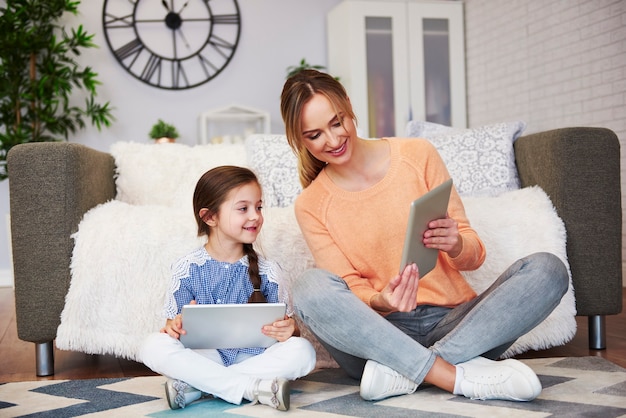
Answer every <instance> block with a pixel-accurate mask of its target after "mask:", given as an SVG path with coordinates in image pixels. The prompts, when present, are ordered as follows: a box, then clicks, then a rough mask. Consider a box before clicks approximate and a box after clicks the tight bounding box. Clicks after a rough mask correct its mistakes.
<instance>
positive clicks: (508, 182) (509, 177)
mask: <svg viewBox="0 0 626 418" xmlns="http://www.w3.org/2000/svg"><path fill="white" fill-rule="evenodd" d="M525 127H526V124H525V123H524V122H521V121H517V122H502V123H495V124H491V125H485V126H481V127H477V128H473V129H455V128H450V127H448V126H444V125H439V124H436V123H431V122H424V121H411V122H409V123H408V125H407V136H409V137H421V138H426V139H428V140H429V141H430V142H431V143H432V144H433V145H434V146H435V147H436V148H437V150H438V151H439V153H440V154H441V157H442V158H443V161H444V162H445V163H446V166H447V167H448V171H449V172H450V176H451V177H452V178H453V179H454V185H455V187H456V189H457V191H458V192H459V194H460V195H461V196H497V195H499V194H500V193H503V192H506V191H510V190H517V189H519V188H520V181H519V176H518V173H517V167H516V165H515V153H514V150H513V143H514V142H515V140H516V139H517V138H518V137H519V136H520V135H521V134H522V132H523V131H524V129H525Z"/></svg>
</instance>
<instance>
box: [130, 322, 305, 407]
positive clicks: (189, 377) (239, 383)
mask: <svg viewBox="0 0 626 418" xmlns="http://www.w3.org/2000/svg"><path fill="white" fill-rule="evenodd" d="M139 356H140V359H141V361H142V362H143V363H144V364H145V365H146V366H148V367H149V368H150V369H152V370H153V371H155V372H157V373H159V374H162V375H165V376H167V377H169V378H171V379H178V380H182V381H183V382H185V383H188V384H189V385H191V386H193V387H195V388H196V389H199V390H201V391H202V392H206V393H210V394H211V395H213V396H216V397H219V398H221V399H223V400H225V401H227V402H230V403H233V404H240V403H241V401H242V399H243V395H244V392H245V390H246V388H247V387H248V386H249V385H250V384H251V383H252V382H254V381H255V380H257V379H274V378H275V377H282V378H285V379H289V380H295V379H297V378H299V377H302V376H305V375H307V374H308V373H309V372H310V371H311V370H313V368H314V367H315V349H314V348H313V346H312V345H311V343H310V342H309V341H308V340H307V339H305V338H301V337H291V338H289V339H288V340H287V341H285V342H282V343H276V344H274V345H272V346H270V347H268V348H267V349H266V350H265V351H264V352H263V353H261V354H259V355H246V354H240V355H238V356H237V359H236V360H235V361H236V363H235V364H232V365H231V366H229V367H226V366H224V365H223V363H222V359H221V358H220V355H219V353H218V352H217V350H192V349H189V348H185V347H184V346H183V344H182V343H181V342H180V341H179V340H177V339H176V338H172V337H170V336H169V335H168V334H165V333H154V334H151V335H149V336H148V337H147V338H146V340H145V341H144V342H143V344H142V346H141V348H140V351H139Z"/></svg>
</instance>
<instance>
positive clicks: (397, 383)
mask: <svg viewBox="0 0 626 418" xmlns="http://www.w3.org/2000/svg"><path fill="white" fill-rule="evenodd" d="M416 389H417V383H415V382H413V381H412V380H410V379H409V378H407V377H404V376H403V375H401V374H400V373H398V372H396V371H395V370H393V369H390V368H389V367H387V366H385V365H382V364H380V363H377V362H375V361H374V360H368V361H367V363H365V369H364V370H363V376H362V377H361V398H363V399H365V400H366V401H380V400H381V399H385V398H389V397H391V396H398V395H409V394H411V393H413V392H415V390H416Z"/></svg>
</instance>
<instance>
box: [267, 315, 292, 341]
mask: <svg viewBox="0 0 626 418" xmlns="http://www.w3.org/2000/svg"><path fill="white" fill-rule="evenodd" d="M261 331H262V332H263V334H265V335H267V336H268V337H272V338H275V339H276V340H278V342H281V343H282V342H283V341H287V340H288V339H289V337H291V336H292V335H293V334H294V332H295V331H296V321H295V319H293V318H289V317H288V316H285V319H281V320H280V321H276V322H274V323H272V324H270V325H265V326H264V327H263V329H262V330H261Z"/></svg>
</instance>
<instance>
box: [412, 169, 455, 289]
mask: <svg viewBox="0 0 626 418" xmlns="http://www.w3.org/2000/svg"><path fill="white" fill-rule="evenodd" d="M451 190H452V179H448V180H446V181H445V182H443V183H442V184H441V185H439V186H437V187H435V188H434V189H432V190H430V191H429V192H428V193H426V194H424V195H423V196H421V197H420V198H418V199H416V200H414V201H413V202H411V212H410V214H409V223H408V226H407V229H406V236H405V238H404V249H403V251H402V262H401V263H400V272H402V270H403V269H404V268H405V267H406V266H407V265H408V264H411V263H415V264H417V268H418V269H419V275H420V277H424V276H425V275H426V274H427V273H429V272H430V271H431V270H432V269H433V268H435V265H436V264H437V256H438V255H439V250H437V249H434V248H426V247H425V246H424V243H423V239H424V232H426V230H427V229H428V223H429V222H430V221H433V220H435V219H442V218H445V217H446V212H447V211H448V202H449V200H450V191H451Z"/></svg>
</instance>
